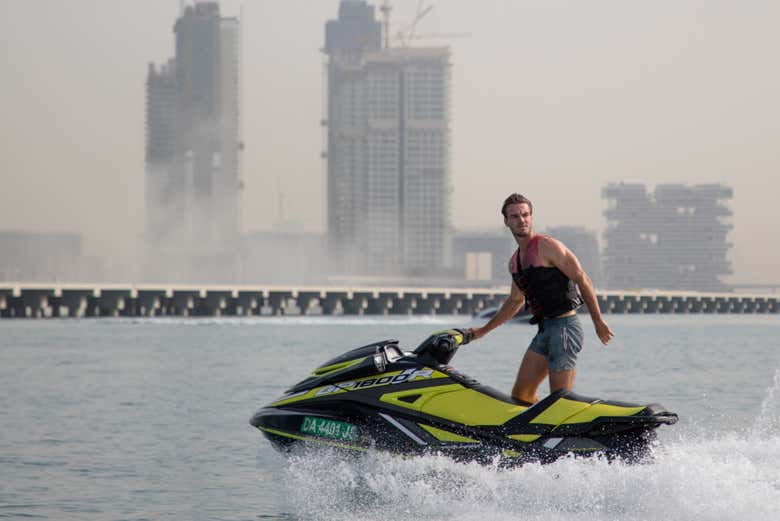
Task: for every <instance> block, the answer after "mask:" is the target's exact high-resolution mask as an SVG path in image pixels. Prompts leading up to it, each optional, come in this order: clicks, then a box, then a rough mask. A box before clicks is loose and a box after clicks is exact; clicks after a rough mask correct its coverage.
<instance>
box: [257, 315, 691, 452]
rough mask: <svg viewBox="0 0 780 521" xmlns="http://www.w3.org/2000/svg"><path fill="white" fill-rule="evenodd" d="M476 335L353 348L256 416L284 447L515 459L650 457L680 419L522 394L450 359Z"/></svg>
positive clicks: (652, 409) (656, 411)
mask: <svg viewBox="0 0 780 521" xmlns="http://www.w3.org/2000/svg"><path fill="white" fill-rule="evenodd" d="M469 335H470V334H469V332H468V331H466V330H459V329H452V330H447V331H440V332H437V333H435V334H433V335H431V336H430V337H428V338H427V339H426V340H425V341H424V342H423V343H422V344H420V346H419V347H417V348H416V349H415V350H414V351H411V352H409V351H404V350H403V349H402V348H401V347H400V345H399V343H398V341H397V340H383V341H381V342H376V343H373V344H369V345H366V346H362V347H358V348H357V349H353V350H351V351H348V352H346V353H344V354H342V355H341V356H338V357H336V358H334V359H332V360H330V361H328V362H326V363H324V364H323V365H321V366H320V367H318V368H317V369H315V370H314V372H312V373H311V375H310V376H309V377H307V378H306V379H304V380H303V381H301V382H299V383H298V384H296V385H294V386H293V387H291V388H290V389H289V390H288V391H286V393H285V394H284V395H283V396H282V397H280V398H279V399H278V400H276V401H274V402H273V403H271V404H270V405H268V406H266V407H263V408H262V409H260V410H259V411H257V412H256V413H255V414H254V416H253V417H252V419H251V421H250V424H251V425H253V426H254V427H256V428H258V429H259V430H260V431H261V432H262V433H263V434H264V435H265V437H266V438H268V440H269V441H270V442H271V443H272V444H273V446H274V447H275V448H277V449H279V450H280V451H289V450H290V449H293V448H294V447H299V446H307V447H311V446H322V445H326V446H331V447H337V448H339V449H345V450H347V451H353V452H363V451H368V450H384V451H390V452H393V453H399V454H403V455H417V454H444V455H448V456H450V457H452V458H453V459H456V460H469V461H479V462H485V463H493V462H498V463H499V464H500V465H513V464H522V463H526V462H531V461H533V462H542V463H547V462H551V461H554V460H556V459H558V458H560V457H562V456H566V455H575V456H584V455H601V456H604V457H606V458H609V459H610V460H611V459H614V458H620V459H624V460H627V461H641V460H643V459H644V458H645V457H647V456H648V455H649V448H650V445H651V444H652V442H653V440H654V439H655V434H656V433H655V430H656V428H657V427H659V426H660V425H672V424H674V423H676V422H677V415H676V414H674V413H671V412H669V411H667V410H666V409H664V408H663V407H662V406H660V405H657V404H652V405H637V404H629V403H622V402H613V401H607V400H601V399H598V398H587V397H585V396H581V395H579V394H576V393H574V392H572V391H568V390H559V391H556V392H553V393H552V394H550V395H549V396H547V397H546V398H544V399H542V400H541V401H539V402H537V403H536V404H534V405H529V404H526V403H521V402H519V401H517V400H515V399H513V398H512V397H511V396H509V395H507V394H504V393H502V392H500V391H497V390H495V389H493V388H491V387H488V386H486V385H483V384H481V383H479V382H478V381H477V380H475V379H474V378H471V377H469V376H466V375H465V374H463V373H461V372H459V371H457V370H455V369H454V368H452V367H451V366H450V365H449V363H450V360H451V359H452V357H453V356H454V355H455V353H456V352H457V350H458V348H459V347H460V346H462V345H464V344H466V343H467V342H468V341H469V340H470V337H469Z"/></svg>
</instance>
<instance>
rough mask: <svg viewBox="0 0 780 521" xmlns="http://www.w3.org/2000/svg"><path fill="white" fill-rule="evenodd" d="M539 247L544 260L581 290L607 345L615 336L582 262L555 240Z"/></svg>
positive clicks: (594, 322) (598, 332)
mask: <svg viewBox="0 0 780 521" xmlns="http://www.w3.org/2000/svg"><path fill="white" fill-rule="evenodd" d="M539 246H540V249H541V251H540V253H541V256H542V258H543V259H546V260H548V261H549V262H550V263H551V264H552V265H553V266H555V267H556V268H558V269H559V270H561V271H562V272H563V274H564V275H566V276H567V277H569V278H570V279H571V280H572V281H574V283H575V284H577V287H579V288H580V293H581V294H582V298H583V299H584V300H585V304H586V305H587V306H588V311H589V312H590V318H591V320H592V321H593V326H594V327H595V328H596V334H597V335H598V337H599V339H600V340H601V342H602V343H603V344H604V345H607V344H608V343H609V341H610V340H611V339H612V337H613V336H615V334H614V333H613V332H612V330H611V329H610V328H609V326H608V325H607V323H606V322H605V321H604V318H603V317H602V316H601V310H600V309H599V302H598V299H597V298H596V290H594V289H593V282H592V281H591V280H590V277H588V274H587V273H585V270H583V269H582V266H581V265H580V261H579V260H578V259H577V257H576V256H575V255H574V254H573V253H572V252H571V251H570V250H569V249H568V248H567V247H566V246H564V245H563V243H561V242H560V241H557V240H555V239H552V238H551V239H547V240H545V241H543V242H542V243H541V244H540V245H539Z"/></svg>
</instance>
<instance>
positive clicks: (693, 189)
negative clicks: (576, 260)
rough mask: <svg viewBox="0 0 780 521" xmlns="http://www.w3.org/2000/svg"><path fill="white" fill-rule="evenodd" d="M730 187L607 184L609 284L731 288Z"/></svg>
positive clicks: (606, 263)
mask: <svg viewBox="0 0 780 521" xmlns="http://www.w3.org/2000/svg"><path fill="white" fill-rule="evenodd" d="M732 196H733V191H732V189H731V188H729V187H727V186H722V185H716V184H706V185H694V186H686V185H672V184H669V185H658V186H656V188H655V191H654V192H653V193H648V192H647V191H646V189H645V186H644V185H642V184H626V183H618V184H609V185H607V186H606V187H604V189H603V190H602V197H603V198H605V199H607V200H608V202H609V208H608V209H607V210H606V211H605V212H604V214H605V215H606V217H607V220H608V226H607V230H606V232H605V234H604V237H605V239H606V247H605V249H604V273H605V275H606V282H607V287H608V288H610V289H638V288H659V289H679V290H695V291H727V290H729V287H728V285H727V284H725V283H724V282H723V281H722V280H721V277H722V276H724V275H728V274H730V273H731V263H730V262H729V260H728V252H729V249H730V248H731V244H730V243H729V242H728V241H727V236H728V232H729V230H730V229H731V227H732V225H731V223H730V222H729V218H730V217H731V215H732V213H731V210H730V209H729V208H728V206H727V201H728V200H729V199H731V197H732Z"/></svg>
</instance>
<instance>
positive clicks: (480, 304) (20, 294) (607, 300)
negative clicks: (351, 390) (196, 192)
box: [0, 283, 780, 318]
mask: <svg viewBox="0 0 780 521" xmlns="http://www.w3.org/2000/svg"><path fill="white" fill-rule="evenodd" d="M506 296H507V292H506V290H502V289H492V290H491V289H484V288H415V287H410V288H389V287H388V288H376V287H374V288H372V287H306V286H300V287H279V286H165V285H140V284H138V285H136V284H125V285H123V284H98V285H94V284H38V283H31V284H14V283H0V317H2V318H66V317H72V318H84V317H165V316H177V317H190V316H198V317H220V316H231V317H233V316H285V315H292V316H298V315H319V316H333V315H469V316H470V315H473V314H474V313H478V312H479V311H481V310H482V309H485V308H488V307H492V306H498V305H500V304H501V303H502V302H503V300H504V299H505V298H506ZM598 301H599V307H600V308H601V311H602V312H603V313H606V314H654V313H668V314H683V313H738V314H745V313H765V314H768V313H773V314H776V313H780V295H776V294H765V295H755V294H754V295H750V294H736V293H695V292H661V291H625V292H615V291H604V292H598Z"/></svg>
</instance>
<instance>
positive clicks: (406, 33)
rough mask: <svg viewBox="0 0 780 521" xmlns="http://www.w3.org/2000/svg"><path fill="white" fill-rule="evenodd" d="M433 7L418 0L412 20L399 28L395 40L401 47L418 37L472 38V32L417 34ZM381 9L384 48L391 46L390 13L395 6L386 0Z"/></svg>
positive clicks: (422, 0)
mask: <svg viewBox="0 0 780 521" xmlns="http://www.w3.org/2000/svg"><path fill="white" fill-rule="evenodd" d="M432 9H433V4H428V5H425V0H418V2H417V11H416V13H415V15H414V18H413V19H412V21H411V22H410V23H409V24H408V25H407V26H406V27H403V28H401V29H399V30H398V31H397V32H396V34H395V36H394V37H393V40H395V41H398V42H400V44H401V47H406V46H407V45H408V44H409V41H410V40H416V39H433V38H470V37H471V33H424V34H417V33H416V30H417V25H418V24H419V23H420V20H422V19H423V18H424V17H425V16H426V15H427V14H428V13H430V12H431V10H432ZM379 10H380V11H381V13H382V25H383V33H384V48H385V49H387V48H389V47H390V34H391V32H390V13H391V11H392V10H393V6H392V4H391V3H390V0H384V2H383V3H382V5H381V7H380V8H379Z"/></svg>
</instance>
